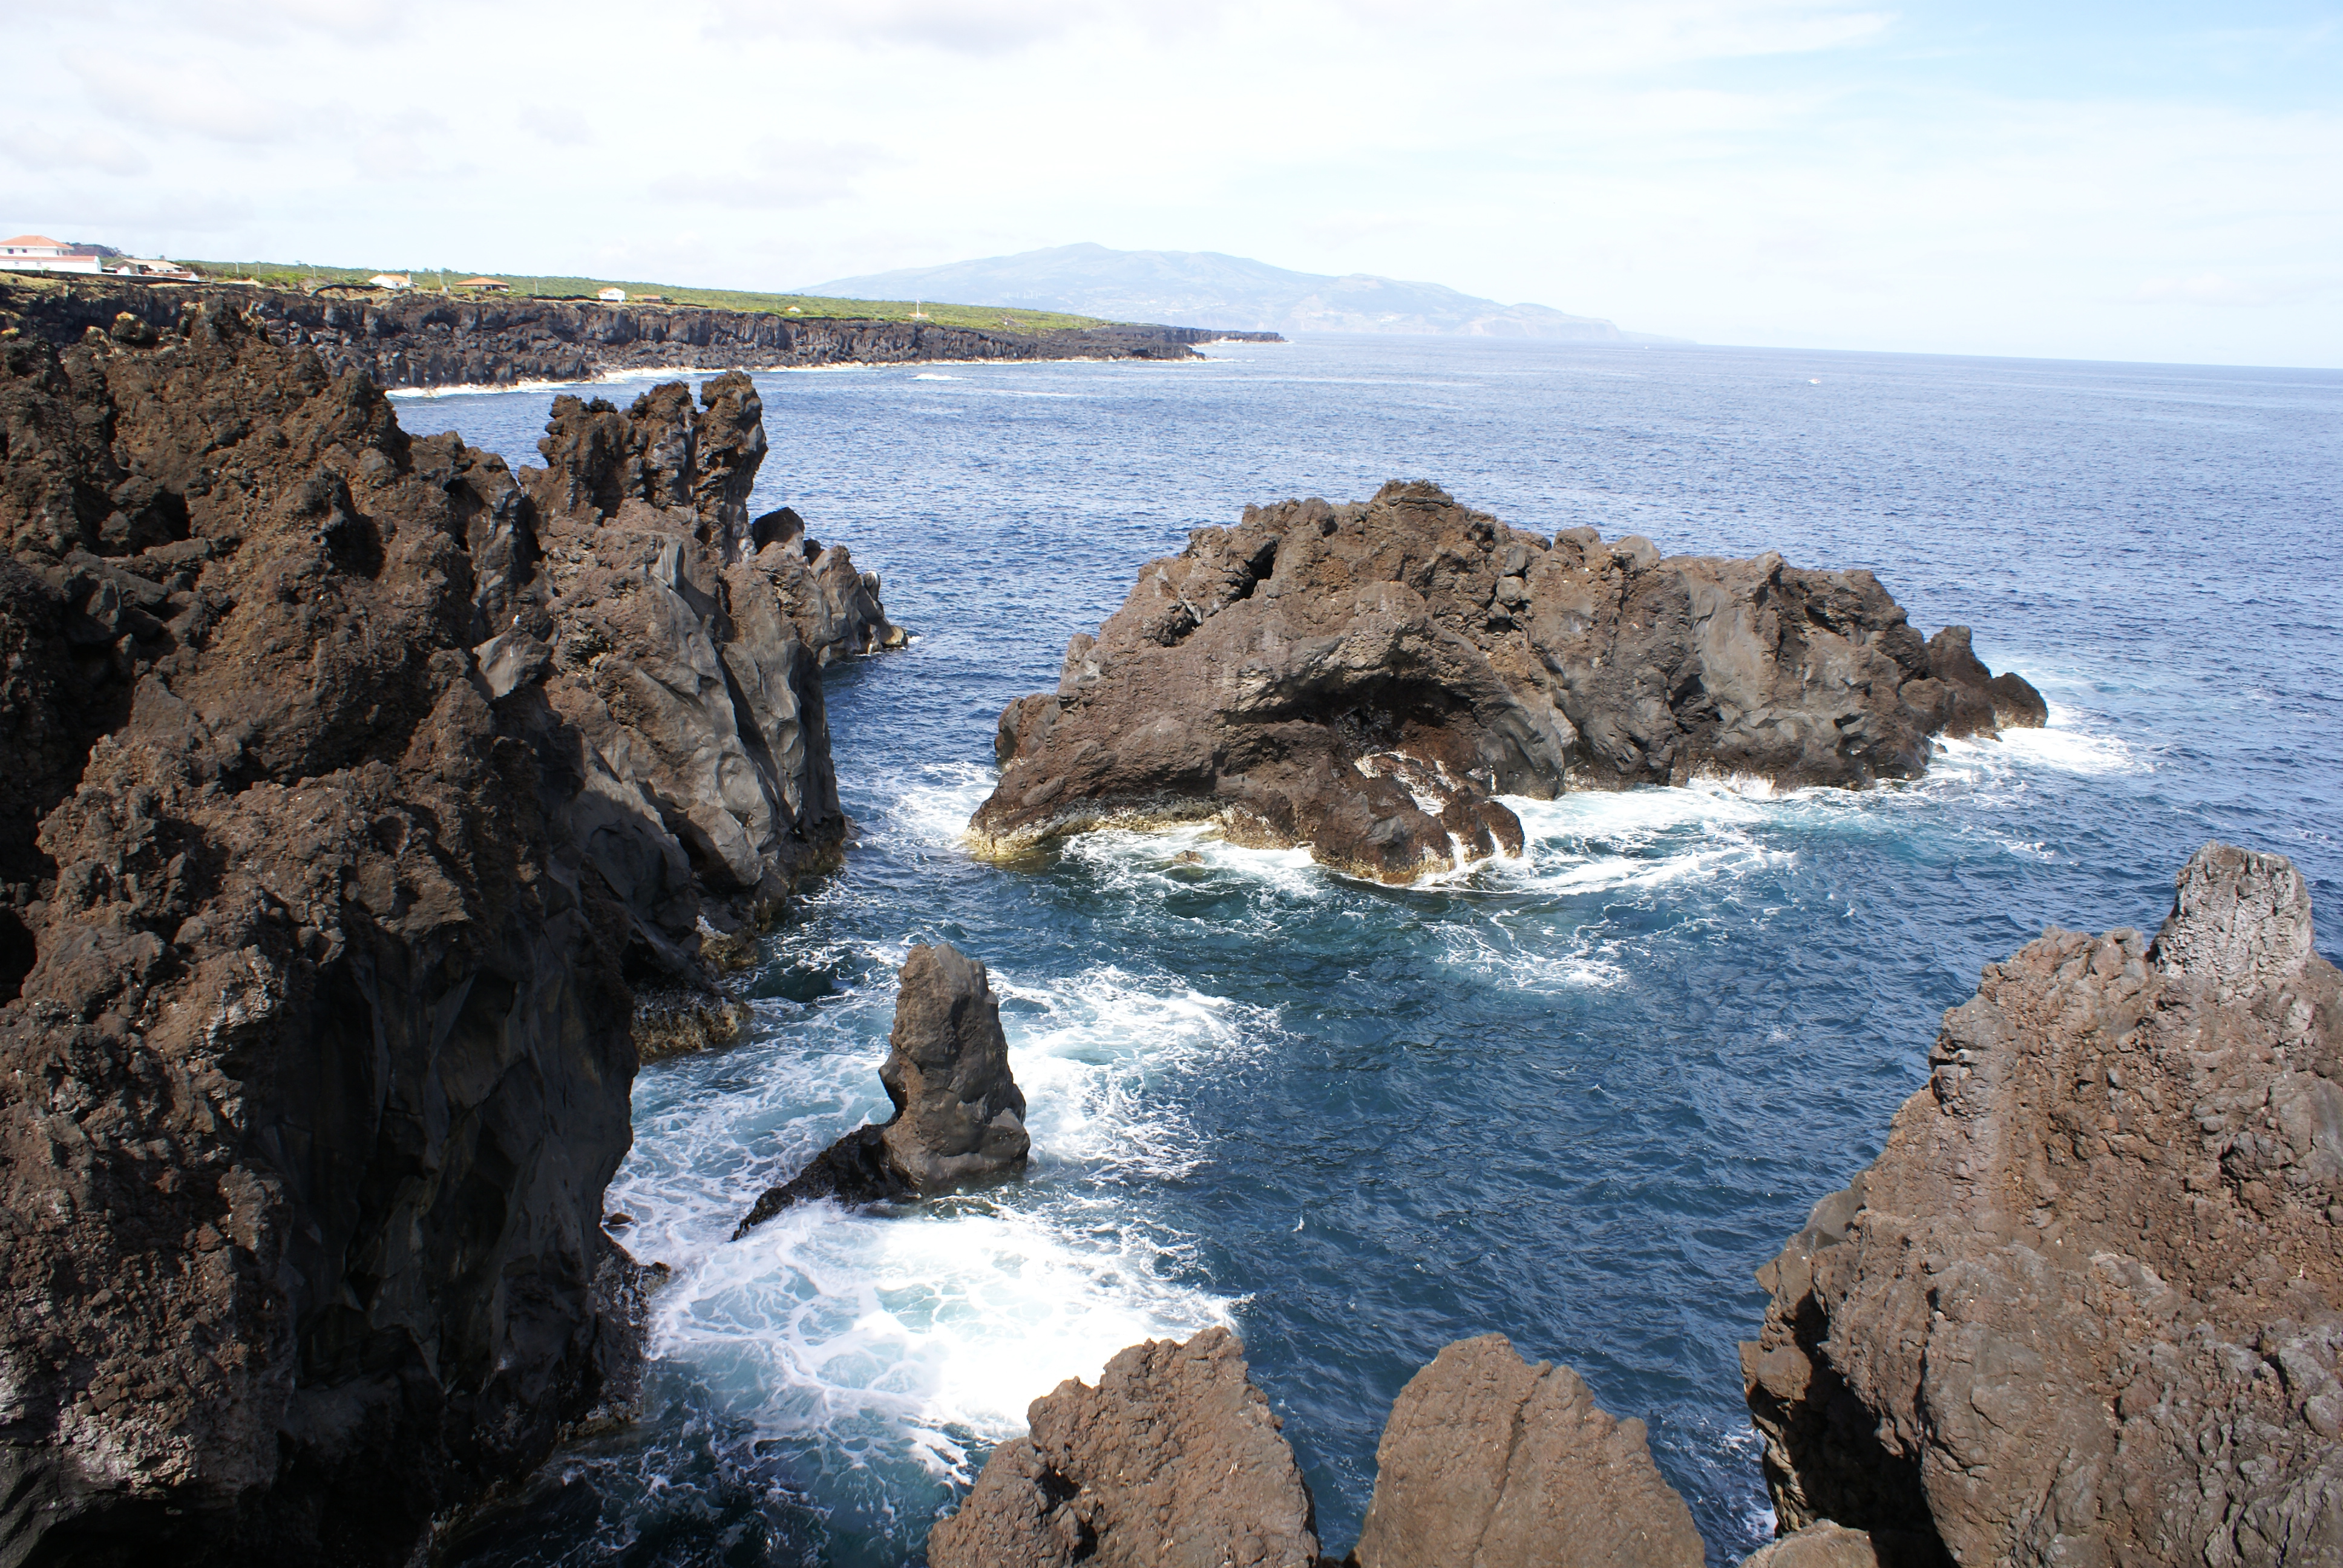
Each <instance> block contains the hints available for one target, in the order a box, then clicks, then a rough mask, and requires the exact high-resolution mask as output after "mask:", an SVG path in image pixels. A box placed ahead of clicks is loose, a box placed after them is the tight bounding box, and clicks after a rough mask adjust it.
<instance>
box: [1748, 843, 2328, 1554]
mask: <svg viewBox="0 0 2343 1568" xmlns="http://www.w3.org/2000/svg"><path fill="white" fill-rule="evenodd" d="M1931 1060H1932V1061H1933V1063H1934V1067H1935V1071H1934V1074H1933V1077H1932V1079H1931V1081H1930V1082H1929V1085H1928V1087H1927V1088H1926V1089H1925V1090H1923V1091H1921V1092H1919V1093H1918V1094H1916V1095H1914V1096H1913V1097H1912V1099H1911V1100H1910V1101H1907V1102H1906V1104H1905V1106H1904V1108H1903V1109H1902V1110H1901V1111H1898V1112H1897V1113H1896V1119H1895V1121H1894V1124H1893V1126H1892V1128H1891V1130H1890V1132H1889V1136H1888V1141H1887V1147H1886V1149H1885V1151H1884V1152H1883V1153H1882V1154H1881V1155H1880V1157H1879V1159H1878V1160H1877V1161H1875V1163H1874V1164H1873V1165H1872V1167H1871V1168H1870V1169H1869V1170H1868V1171H1865V1173H1864V1174H1863V1175H1862V1176H1861V1177H1859V1178H1857V1180H1856V1181H1855V1184H1854V1185H1853V1186H1852V1187H1850V1188H1849V1189H1848V1190H1847V1191H1844V1192H1840V1193H1835V1194H1834V1195H1832V1196H1831V1197H1829V1198H1825V1200H1823V1201H1822V1202H1821V1203H1819V1204H1817V1205H1816V1206H1815V1212H1814V1216H1813V1219H1812V1221H1811V1222H1810V1223H1809V1224H1808V1226H1807V1228H1806V1229H1805V1231H1802V1232H1801V1233H1800V1234H1799V1235H1798V1237H1797V1238H1796V1239H1795V1240H1794V1241H1792V1242H1791V1243H1790V1245H1789V1246H1788V1247H1787V1248H1786V1249H1785V1251H1783V1253H1782V1255H1781V1257H1780V1258H1778V1259H1777V1260H1776V1261H1774V1262H1773V1263H1771V1264H1768V1265H1767V1266H1766V1268H1765V1270H1764V1271H1761V1273H1760V1275H1759V1279H1760V1281H1761V1282H1762V1283H1764V1284H1765V1287H1766V1288H1767V1289H1768V1290H1770V1291H1772V1292H1773V1293H1774V1297H1773V1302H1772V1304H1771V1306H1770V1307H1769V1308H1768V1310H1767V1312H1766V1316H1765V1328H1764V1332H1763V1333H1762V1335H1761V1337H1760V1338H1759V1339H1758V1340H1757V1341H1756V1342H1755V1343H1753V1344H1748V1345H1745V1346H1744V1347H1743V1349H1742V1364H1743V1371H1744V1374H1745V1379H1746V1382H1747V1386H1748V1395H1749V1403H1750V1408H1751V1410H1752V1412H1754V1413H1755V1417H1756V1420H1757V1424H1758V1426H1759V1427H1760V1429H1761V1430H1762V1431H1763V1432H1764V1433H1765V1442H1766V1454H1765V1462H1766V1474H1767V1480H1768V1483H1769V1484H1770V1485H1771V1487H1772V1490H1773V1493H1774V1498H1775V1508H1776V1511H1777V1512H1778V1513H1779V1514H1780V1516H1781V1519H1782V1521H1783V1523H1784V1524H1785V1527H1793V1528H1795V1527H1796V1526H1799V1525H1803V1524H1805V1523H1808V1522H1810V1521H1813V1520H1815V1519H1818V1518H1829V1519H1833V1520H1835V1521H1837V1522H1838V1523H1842V1524H1845V1525H1848V1526H1851V1527H1854V1528H1857V1529H1870V1530H1879V1529H1895V1530H1908V1531H1912V1532H1915V1533H1928V1534H1933V1535H1935V1536H1936V1537H1938V1538H1939V1539H1941V1541H1942V1543H1943V1544H1944V1546H1945V1547H1946V1548H1947V1549H1948V1550H1949V1551H1950V1553H1952V1555H1953V1557H1954V1558H1955V1559H1956V1560H1957V1561H1959V1562H1962V1563H2016V1564H2032V1563H2061V1564H2123V1565H2132V1564H2138V1565H2142V1568H2145V1565H2146V1564H2149V1563H2182V1562H2187V1563H2207V1564H2217V1565H2222V1568H2230V1565H2239V1568H2242V1565H2247V1564H2253V1565H2272V1568H2275V1565H2278V1564H2295V1563H2306V1564H2307V1563H2335V1562H2338V1561H2343V1442H2338V1439H2343V1381H2338V1372H2343V1361H2338V1357H2339V1356H2343V976H2338V973H2337V971H2336V970H2335V967H2334V966H2333V965H2331V964H2329V963H2328V961H2327V960H2325V959H2323V958H2321V957H2319V956H2318V954H2317V953H2316V952H2315V951H2314V950H2313V948H2312V945H2311V911H2310V902H2309V895H2308V890H2307V889H2306V888H2305V886H2304V883H2303V880H2302V879H2301V877H2300V876H2299V875H2298V873H2297V872H2296V870H2295V869H2294V868H2293V866H2292V865H2291V864H2289V863H2288V861H2287V860H2285V859H2283V858H2281V857H2278V856H2275V855H2259V854H2249V853H2247V852H2246V851H2244V850H2240V849H2232V848H2230V847H2228V846H2227V845H2220V844H2215V845H2208V846H2207V848H2206V849H2203V850H2202V851H2200V852H2199V853H2198V854H2197V856H2196V857H2195V858H2194V859H2191V860H2190V861H2189V863H2188V865H2187V868H2186V869H2184V870H2183V871H2182V872H2181V874H2180V877H2179V890H2178V898H2177V902H2176V904H2175V907H2174V910H2173V912H2172V915H2171V918H2170V919H2169V920H2167V921H2166V922H2165V925H2164V928H2163V930H2162V931H2161V932H2160V933H2159V934H2158V936H2157V939H2156V940H2155V941H2154V942H2153V943H2150V942H2147V941H2145V940H2142V939H2141V937H2140V936H2139V934H2138V933H2137V932H2136V931H2128V930H2117V931H2111V932H2109V933H2108V934H2107V935H2106V936H2103V937H2092V936H2085V935H2079V934H2076V933H2072V932H2066V931H2059V930H2052V931H2050V932H2048V933H2046V935H2045V936H2044V937H2043V938H2042V939H2041V940H2038V941H2036V942H2034V943H2031V944H2029V945H2028V946H2027V947H2026V949H2025V950H2022V951H2021V952H2019V953H2018V954H2017V955H2016V957H2015V958H2012V959H2010V960H2007V961H2006V962H2003V963H1998V964H1992V965H1988V966H1987V967H1986V970H1985V974H1984V978H1983V980H1981V982H1980V983H1979V985H1978V988H1977V993H1976V996H1975V997H1973V998H1971V999H1970V1000H1968V1001H1966V1002H1965V1003H1963V1004H1962V1005H1961V1006H1959V1007H1956V1008H1955V1009H1953V1010H1951V1011H1949V1012H1947V1013H1946V1015H1945V1025H1944V1032H1943V1034H1942V1035H1941V1036H1940V1037H1939V1039H1938V1040H1937V1043H1936V1051H1935V1053H1934V1055H1933V1057H1932V1059H1931Z"/></svg>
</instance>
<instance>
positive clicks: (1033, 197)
mask: <svg viewBox="0 0 2343 1568" xmlns="http://www.w3.org/2000/svg"><path fill="white" fill-rule="evenodd" d="M0 28H5V33H0V35H5V37H6V38H7V39H8V42H9V53H10V55H12V56H13V62H14V64H15V69H12V70H11V72H10V86H11V95H10V105H9V110H10V113H9V117H10V119H11V120H12V121H13V122H15V124H14V126H13V128H11V129H10V130H9V131H8V132H7V134H6V135H5V136H0V230H5V232H6V233H10V234H13V233H17V232H20V231H31V232H37V233H45V234H48V235H52V236H55V237H58V238H64V239H75V240H94V241H98V242H102V243H106V244H111V245H115V246H121V247H123V248H124V249H126V250H130V251H134V252H137V253H142V254H156V253H160V254H166V255H170V256H184V257H197V258H206V259H230V258H237V257H255V258H265V259H268V260H287V261H296V260H297V261H307V262H313V263H318V264H332V265H347V266H384V267H398V268H407V267H429V266H448V267H452V268H460V269H462V270H464V271H466V272H467V273H469V272H472V271H476V270H477V271H486V272H491V273H510V274H522V275H526V274H562V275H580V276H604V277H618V278H639V279H643V280H648V281H654V282H665V283H675V284H694V285H700V286H721V287H737V288H759V289H763V288H775V289H778V288H789V287H795V286H804V285H808V284H811V283H815V282H819V281H820V280H821V279H824V278H830V277H838V276H850V275H852V274H857V273H867V272H876V271H881V270H886V269H890V268H893V267H900V266H929V265H934V264H938V263H942V262H948V261H957V260H961V259H964V258H967V257H970V256H992V255H999V254H1003V253H1007V252H1013V251H1019V250H1029V249H1035V248H1039V247H1041V246H1057V245H1066V244H1071V243H1074V242H1076V241H1082V240H1090V241H1095V242H1097V243H1099V244H1101V245H1106V246H1115V247H1118V248H1130V249H1170V250H1216V251H1223V252H1227V253H1230V254H1232V255H1236V256H1251V257H1254V258H1257V259H1260V260H1262V261H1267V262H1271V263H1273V264H1275V265H1277V266H1288V267H1294V268H1299V269H1302V270H1304V271H1311V272H1327V273H1347V272H1365V273H1377V274H1382V275H1383V276H1397V277H1405V278H1411V279H1422V280H1426V281H1431V282H1436V283H1443V284H1447V285H1449V286H1453V287H1455V288H1461V289H1463V290H1465V291H1466V292H1468V293H1472V294H1477V295H1485V296H1489V297H1494V298H1497V299H1500V300H1503V301H1505V302H1507V303H1513V302H1517V301H1534V302H1536V303H1539V304H1543V305H1549V306H1553V307H1556V308H1558V309H1561V310H1565V311H1570V312H1574V313H1578V314H1584V315H1592V316H1603V317H1610V318H1612V319H1614V320H1615V321H1617V322H1618V323H1619V324H1620V325H1621V326H1623V327H1628V328H1630V329H1634V330H1639V331H1645V332H1658V333H1665V334H1670V335H1674V336H1678V337H1691V338H1695V339H1698V340H1700V341H1703V342H1709V343H1732V344H1774V345H1788V346H1797V347H1821V348H1859V349H1879V350H1900V351H1916V352H1930V353H1955V354H1989V355H2016V356H2029V357H2063V358H2101V359H2132V360H2157V361H2168V362H2187V363H2212V364H2253V365H2273V366H2316V367H2343V0H2336V3H2330V4H2295V3H2285V0H2276V3H2270V4H2260V3H2258V0H2231V3H2230V4H2227V5H2160V4H2156V3H2154V0H2145V3H2138V4H2131V5H2097V4H2089V3H2075V4H2060V3H2057V0H2050V3H2043V0H2035V3H2032V4H2024V5H2020V4H2008V3H2003V0H1966V3H1962V4H1934V3H1931V4H1922V5H1867V4H1843V3H1839V0H1643V3H1640V4H1634V5H1627V4H1615V3H1614V4H1599V5H1598V4H1582V3H1580V0H1545V3H1542V4H1525V3H1520V0H1447V3H1446V4H1444V5H1427V4H1423V0H1411V3H1405V4H1403V3H1402V0H1242V3H1231V0H1174V3H1171V4H1157V3H1154V0H1090V3H1087V4H1085V3H1078V0H862V3H861V4H841V3H835V0H832V3H801V0H668V3H666V4H664V5H653V6H645V5H639V4H637V5H608V4H604V3H603V0H578V3H576V4H567V5H559V6H551V5H498V4H496V3H495V0H468V3H465V4H443V3H442V0H173V3H170V4H152V3H150V4H125V3H120V0H75V4H73V5H55V4H54V0H37V3H34V0H0ZM979 303H980V302H979Z"/></svg>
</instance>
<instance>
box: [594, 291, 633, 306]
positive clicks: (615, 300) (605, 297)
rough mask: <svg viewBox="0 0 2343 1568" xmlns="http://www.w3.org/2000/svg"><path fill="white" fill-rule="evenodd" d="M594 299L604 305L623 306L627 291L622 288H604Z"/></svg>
mask: <svg viewBox="0 0 2343 1568" xmlns="http://www.w3.org/2000/svg"><path fill="white" fill-rule="evenodd" d="M595 298H597V299H598V300H600V301H601V302H602V303H603V304H605V305H624V304H626V303H627V291H626V290H625V289H623V288H606V289H604V290H603V291H602V292H601V293H599V294H598V295H596V296H595Z"/></svg>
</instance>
